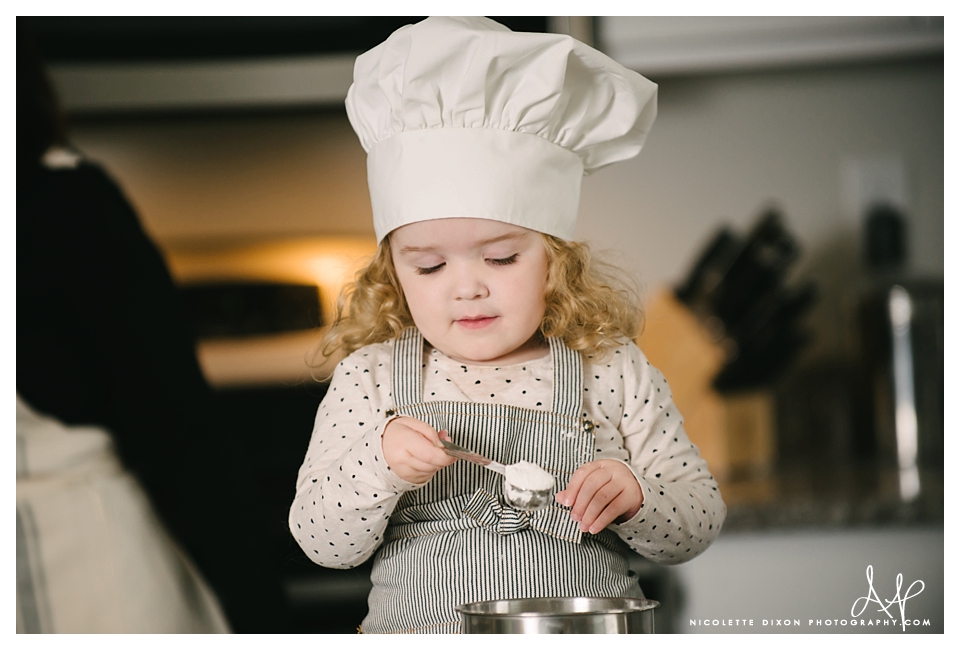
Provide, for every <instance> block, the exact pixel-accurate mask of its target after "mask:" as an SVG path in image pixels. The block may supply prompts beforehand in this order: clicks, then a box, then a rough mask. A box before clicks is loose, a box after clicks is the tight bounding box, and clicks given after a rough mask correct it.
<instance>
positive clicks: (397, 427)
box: [381, 417, 456, 483]
mask: <svg viewBox="0 0 960 650" xmlns="http://www.w3.org/2000/svg"><path fill="white" fill-rule="evenodd" d="M441 435H442V436H444V437H448V436H447V435H446V432H443V433H442V434H441V433H440V432H438V431H437V430H436V429H434V428H433V427H431V426H430V425H429V424H427V423H426V422H422V421H420V420H417V419H415V418H409V417H401V418H397V419H396V420H391V421H390V422H389V423H387V426H386V428H385V429H384V431H383V435H382V441H381V444H382V446H383V455H384V458H385V459H386V461H387V465H389V466H390V469H391V470H392V471H393V472H394V473H395V474H396V475H397V476H399V477H400V478H402V479H404V480H406V481H410V482H411V483H425V482H427V481H428V480H430V478H432V477H433V475H434V474H436V473H437V471H438V470H440V469H441V468H443V467H446V466H448V465H451V464H453V463H454V462H456V459H455V458H452V457H451V456H448V455H447V454H446V453H444V451H443V447H442V445H441V444H440V437H441Z"/></svg>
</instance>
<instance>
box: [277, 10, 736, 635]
mask: <svg viewBox="0 0 960 650" xmlns="http://www.w3.org/2000/svg"><path fill="white" fill-rule="evenodd" d="M347 111H348V115H349V117H350V120H351V123H352V124H353V126H354V129H355V130H356V131H357V133H358V135H359V136H360V140H361V143H362V144H363V145H364V148H365V149H366V150H367V152H368V180H369V184H370V190H371V197H372V204H373V211H374V225H375V230H376V232H377V237H378V239H379V241H380V248H379V251H378V252H377V254H376V255H375V257H374V258H373V259H372V261H371V262H370V263H369V264H368V265H367V266H366V268H365V269H363V270H362V271H361V272H360V273H359V274H358V275H357V278H356V280H355V282H354V283H353V284H352V286H350V287H348V288H347V290H346V291H345V294H344V296H342V297H341V304H340V311H339V314H338V317H337V320H336V322H335V324H334V326H333V327H332V329H331V330H330V332H329V333H328V334H327V336H326V339H325V348H324V349H325V352H327V353H332V352H334V351H336V350H342V351H344V352H346V353H347V354H348V355H349V356H347V357H346V359H344V361H343V362H341V363H340V364H339V366H338V367H337V370H336V372H335V374H334V376H333V378H332V380H331V384H330V387H329V390H328V392H327V395H326V398H325V399H324V400H323V403H322V404H321V405H320V408H319V411H318V413H317V420H316V425H315V428H314V432H313V438H312V440H311V442H310V446H309V448H308V450H307V456H306V459H305V461H304V463H303V466H302V468H301V470H300V474H299V478H298V484H297V495H296V498H295V500H294V503H293V505H292V507H291V510H290V529H291V531H292V533H293V535H294V537H295V538H296V539H297V541H298V543H299V544H300V546H301V547H302V548H303V550H304V552H305V553H306V554H307V555H308V556H309V557H310V558H311V559H312V560H314V561H315V562H317V563H318V564H321V565H323V566H326V567H331V568H350V567H355V566H357V565H360V564H362V563H363V562H365V561H366V560H367V559H368V558H370V557H371V556H373V555H374V553H376V554H377V557H376V560H375V563H374V566H373V570H372V574H371V579H372V581H373V590H372V591H371V594H370V598H369V614H368V615H367V617H366V619H364V621H363V625H362V630H363V631H364V632H441V633H450V632H458V631H459V629H460V620H459V616H458V614H457V612H456V610H455V608H456V606H457V605H459V604H463V603H469V602H476V601H481V600H489V599H502V598H522V597H547V596H593V597H599V596H625V597H641V596H642V594H641V591H640V589H639V586H638V584H637V581H636V577H635V576H633V575H632V574H631V573H630V572H629V563H628V558H629V553H630V552H631V551H635V552H637V553H639V554H641V555H643V556H646V557H649V558H651V559H653V560H655V561H658V562H663V563H666V564H673V563H678V562H683V561H686V560H689V559H691V558H693V557H695V556H696V555H698V554H699V553H701V552H702V551H703V550H704V549H706V547H707V546H709V544H710V543H711V542H712V541H713V540H714V539H715V538H716V536H717V534H718V533H719V531H720V525H721V524H722V522H723V518H724V516H725V513H726V510H725V507H724V504H723V502H722V500H721V497H720V494H719V492H718V490H717V484H716V482H715V481H714V480H713V478H712V477H711V475H710V473H709V471H708V470H707V467H706V464H705V463H704V462H703V460H702V459H701V458H700V456H699V454H698V452H697V449H696V448H695V447H694V446H693V445H692V444H691V443H690V441H689V440H688V438H687V436H686V434H685V433H684V430H683V426H682V421H681V418H680V414H679V413H678V412H677V410H676V408H675V406H674V404H673V401H672V400H671V397H670V391H669V388H668V386H667V383H666V381H665V380H664V378H663V376H662V375H661V374H660V373H659V372H658V371H657V370H656V369H654V368H653V367H651V366H650V364H649V363H648V362H647V361H646V358H645V357H644V355H643V353H642V352H641V351H640V350H639V349H638V348H637V346H636V345H635V344H634V343H632V339H633V338H634V337H635V336H636V335H637V333H638V331H639V325H640V312H639V310H638V308H637V307H636V306H635V302H633V301H631V300H629V293H628V292H626V291H624V290H623V289H621V288H620V287H621V285H620V283H618V282H616V281H615V280H613V279H612V278H610V277H607V276H604V275H602V274H600V272H599V271H598V270H597V269H596V267H595V265H594V264H593V263H592V262H591V260H590V257H589V253H588V249H587V248H586V247H585V246H583V245H580V244H576V243H573V242H571V241H569V239H570V237H571V235H572V231H573V226H574V222H575V219H576V212H577V206H578V202H579V187H580V178H581V177H582V175H583V174H584V173H587V172H590V171H592V170H594V169H597V168H598V167H601V166H603V165H606V164H609V163H611V162H615V161H617V160H623V159H626V158H629V157H632V156H634V155H636V153H637V152H638V151H639V150H640V147H641V145H642V143H643V140H644V138H645V137H646V133H647V132H648V130H649V128H650V125H651V124H652V122H653V119H654V116H655V114H656V86H655V85H654V84H652V83H650V82H649V81H647V80H646V79H644V78H643V77H641V76H640V75H638V74H636V73H634V72H631V71H629V70H627V69H625V68H623V67H622V66H619V65H618V64H616V63H615V62H613V61H612V60H610V59H609V58H607V57H605V56H604V55H602V54H601V53H599V52H597V51H595V50H592V49H591V48H589V47H587V46H585V45H583V44H582V43H579V42H577V41H575V40H573V39H571V38H569V37H565V36H558V35H552V34H521V33H513V32H511V31H509V30H507V29H506V28H504V27H502V26H501V25H498V24H497V23H494V22H493V21H490V20H487V19H480V18H472V19H462V18H461V19H453V18H429V19H427V20H425V21H423V22H421V23H418V24H416V25H413V26H409V27H405V28H402V29H400V30H398V31H397V32H395V33H394V34H393V35H392V36H391V37H390V38H388V39H387V41H385V42H384V43H383V44H381V45H379V46H378V47H376V48H374V49H373V50H371V51H369V52H367V53H366V54H364V55H362V56H361V57H359V59H358V60H357V64H356V68H355V72H354V85H353V86H352V87H351V89H350V93H349V94H348V97H347ZM441 439H446V440H451V441H453V442H456V443H457V444H460V445H462V446H465V447H467V448H469V449H472V450H474V451H477V452H479V453H480V454H482V455H484V456H486V457H488V458H492V459H494V460H497V461H499V462H501V463H504V464H512V463H516V462H519V461H521V460H525V461H529V462H532V463H536V464H537V465H539V466H540V467H542V468H544V469H545V470H546V471H548V472H550V473H551V474H552V475H553V476H554V478H555V480H556V483H557V486H558V489H559V491H558V492H557V494H556V503H555V504H553V505H552V506H551V507H547V508H545V509H542V510H539V511H535V512H527V511H521V510H517V509H515V508H513V507H512V506H510V505H508V504H507V503H506V502H505V501H504V498H503V487H502V483H503V481H502V477H500V476H499V475H498V474H495V473H493V472H490V471H489V470H486V469H484V468H482V467H479V466H477V465H474V464H471V463H467V462H465V461H457V460H455V459H454V458H452V457H450V456H448V455H447V454H446V453H445V452H444V451H443V448H442V445H441V442H440V441H441Z"/></svg>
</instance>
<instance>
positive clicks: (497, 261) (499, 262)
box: [488, 253, 520, 266]
mask: <svg viewBox="0 0 960 650" xmlns="http://www.w3.org/2000/svg"><path fill="white" fill-rule="evenodd" d="M519 256H520V254H519V253H514V254H513V255H511V256H510V257H502V258H500V259H492V260H488V261H489V262H490V263H491V264H497V265H499V266H507V265H508V264H513V263H514V262H516V261H517V258H518V257H519Z"/></svg>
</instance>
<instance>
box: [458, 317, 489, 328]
mask: <svg viewBox="0 0 960 650" xmlns="http://www.w3.org/2000/svg"><path fill="white" fill-rule="evenodd" d="M495 320H497V317H496V316H468V317H466V318H459V319H457V320H456V321H454V322H455V323H456V324H457V325H459V326H460V327H463V328H465V329H470V330H476V329H482V328H484V327H487V326H488V325H490V324H492V323H493V321H495Z"/></svg>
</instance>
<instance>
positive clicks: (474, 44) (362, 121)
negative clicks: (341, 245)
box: [346, 17, 657, 241]
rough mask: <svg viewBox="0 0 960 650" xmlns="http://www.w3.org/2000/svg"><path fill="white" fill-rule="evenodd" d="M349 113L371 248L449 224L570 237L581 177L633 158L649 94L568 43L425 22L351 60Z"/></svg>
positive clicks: (627, 75)
mask: <svg viewBox="0 0 960 650" xmlns="http://www.w3.org/2000/svg"><path fill="white" fill-rule="evenodd" d="M346 105H347V116H348V117H349V118H350V123H351V125H353V128H354V130H355V131H356V132H357V135H358V136H359V137H360V142H361V144H362V145H363V148H364V150H366V152H367V154H368V155H367V181H368V183H369V186H370V198H371V201H372V204H373V222H374V229H375V230H376V234H377V241H380V240H382V239H383V238H384V237H385V236H386V235H387V234H388V233H389V232H390V231H392V230H394V229H395V228H398V227H400V226H403V225H405V224H408V223H413V222H416V221H427V220H430V219H442V218H446V217H477V218H484V219H494V220H497V221H504V222H507V223H511V224H515V225H518V226H523V227H525V228H530V229H532V230H536V231H539V232H543V233H547V234H551V235H555V236H557V237H560V238H563V239H570V238H571V237H572V235H573V229H574V225H575V223H576V218H577V209H578V207H579V203H580V180H581V178H582V177H583V175H584V174H589V173H590V172H592V171H594V170H596V169H599V168H601V167H603V166H605V165H609V164H610V163H614V162H617V161H620V160H626V159H628V158H632V157H633V156H635V155H637V153H639V152H640V148H641V147H642V145H643V142H644V139H645V138H646V136H647V132H648V131H649V130H650V127H651V125H652V124H653V120H654V118H655V117H656V113H657V85H656V84H654V83H653V82H651V81H649V80H647V79H645V78H644V77H642V76H641V75H639V74H637V73H636V72H633V71H631V70H628V69H627V68H625V67H623V66H622V65H620V64H619V63H617V62H616V61H614V60H613V59H611V58H609V57H608V56H606V55H604V54H602V53H600V52H598V51H597V50H595V49H593V48H591V47H588V46H587V45H584V44H583V43H581V42H579V41H577V40H574V39H573V38H571V37H569V36H563V35H559V34H535V33H521V32H512V31H510V30H509V29H507V28H506V27H504V26H503V25H500V24H499V23H496V22H494V21H492V20H489V19H487V18H444V17H431V18H427V19H426V20H423V21H421V22H419V23H417V24H415V25H407V26H405V27H402V28H400V29H398V30H397V31H395V32H394V33H393V34H391V35H390V37H389V38H387V40H386V41H384V42H383V43H381V44H380V45H378V46H377V47H375V48H373V49H372V50H369V51H368V52H366V53H364V54H362V55H360V56H359V57H358V58H357V62H356V65H355V66H354V72H353V85H351V86H350V90H349V92H348V93H347V100H346Z"/></svg>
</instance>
